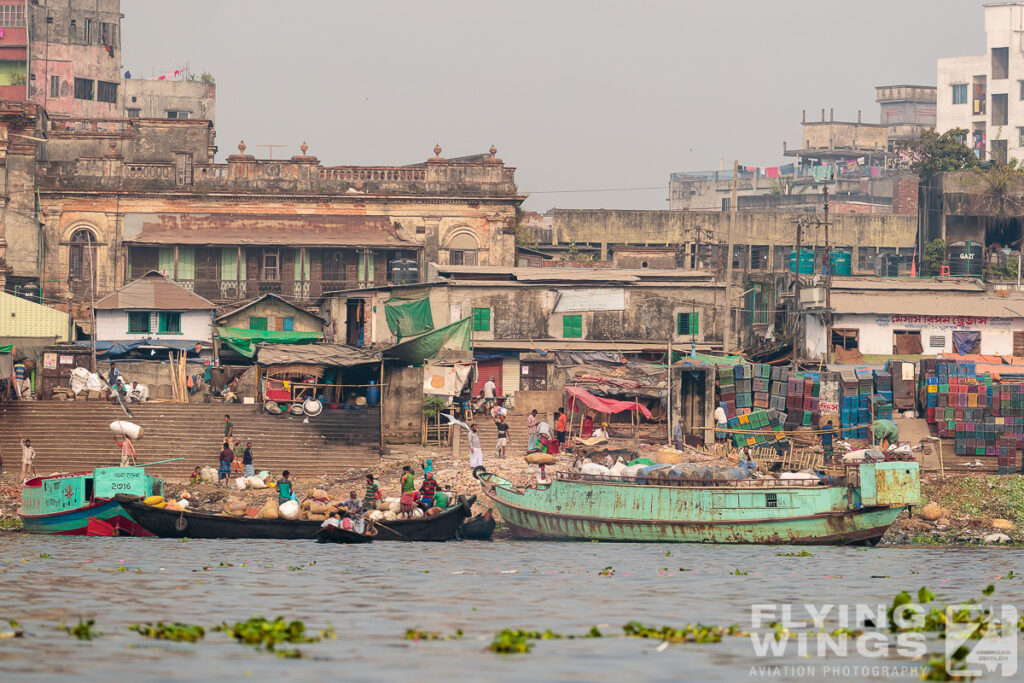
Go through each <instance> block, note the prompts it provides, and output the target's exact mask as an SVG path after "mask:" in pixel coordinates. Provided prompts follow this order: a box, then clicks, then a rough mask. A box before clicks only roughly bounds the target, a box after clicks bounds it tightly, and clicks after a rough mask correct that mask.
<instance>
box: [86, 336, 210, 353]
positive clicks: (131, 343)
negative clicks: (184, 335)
mask: <svg viewBox="0 0 1024 683" xmlns="http://www.w3.org/2000/svg"><path fill="white" fill-rule="evenodd" d="M196 344H202V342H201V341H199V340H196V339H193V340H188V339H174V340H169V339H137V340H136V339H133V340H124V341H98V342H96V357H97V358H116V357H118V356H124V355H127V354H128V353H130V352H132V351H135V350H140V351H142V352H145V351H147V350H157V351H160V350H163V351H168V350H172V349H173V350H175V351H191V352H193V353H194V352H195V350H196ZM78 346H89V343H88V342H84V343H83V342H78Z"/></svg>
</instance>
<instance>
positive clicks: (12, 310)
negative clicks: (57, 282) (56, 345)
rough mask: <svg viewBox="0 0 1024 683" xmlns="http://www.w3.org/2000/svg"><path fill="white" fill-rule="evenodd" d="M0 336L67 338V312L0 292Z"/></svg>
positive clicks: (58, 339)
mask: <svg viewBox="0 0 1024 683" xmlns="http://www.w3.org/2000/svg"><path fill="white" fill-rule="evenodd" d="M0 337H34V338H40V339H51V340H57V341H67V340H68V314H67V313H64V312H62V311H58V310H57V309H55V308H50V307H49V306H44V305H43V304H38V303H36V302H34V301H29V300H27V299H22V298H21V297H18V296H14V295H13V294H7V293H6V292H0Z"/></svg>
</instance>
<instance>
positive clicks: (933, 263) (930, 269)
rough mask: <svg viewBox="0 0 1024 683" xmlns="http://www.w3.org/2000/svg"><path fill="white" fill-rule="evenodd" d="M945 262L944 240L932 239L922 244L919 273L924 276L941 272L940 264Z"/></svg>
mask: <svg viewBox="0 0 1024 683" xmlns="http://www.w3.org/2000/svg"><path fill="white" fill-rule="evenodd" d="M945 263H946V240H944V239H941V238H940V239H937V240H932V241H931V242H929V243H928V244H926V245H924V254H923V255H922V257H921V275H922V276H924V277H927V276H935V275H938V274H939V273H941V272H942V266H943V265H945Z"/></svg>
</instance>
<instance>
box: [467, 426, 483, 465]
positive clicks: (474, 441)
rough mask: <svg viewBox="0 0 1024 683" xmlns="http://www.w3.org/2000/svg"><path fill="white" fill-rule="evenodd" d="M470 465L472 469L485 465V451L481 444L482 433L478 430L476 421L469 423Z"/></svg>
mask: <svg viewBox="0 0 1024 683" xmlns="http://www.w3.org/2000/svg"><path fill="white" fill-rule="evenodd" d="M469 466H470V468H472V469H476V468H477V467H483V466H484V451H483V448H481V446H480V435H479V434H478V433H477V431H476V422H474V423H473V424H471V425H469Z"/></svg>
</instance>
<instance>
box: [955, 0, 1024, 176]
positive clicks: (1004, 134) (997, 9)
mask: <svg viewBox="0 0 1024 683" xmlns="http://www.w3.org/2000/svg"><path fill="white" fill-rule="evenodd" d="M1022 26H1024V3H1021V2H997V3H989V4H986V5H985V53H984V54H980V55H972V56H969V57H946V58H942V59H939V60H938V68H937V71H938V76H937V85H938V95H937V99H938V111H937V113H936V121H935V126H936V129H937V130H938V131H939V132H940V133H941V132H945V131H948V130H952V129H954V128H963V129H964V130H966V131H967V134H966V135H965V137H964V142H965V143H967V144H968V145H969V146H970V147H971V148H972V149H973V150H974V152H975V154H977V155H978V157H979V158H981V159H986V158H991V159H993V160H995V161H999V162H1003V163H1005V162H1006V161H1007V160H1008V159H1017V160H1024V44H1022V42H1021V37H1020V32H1021V27H1022Z"/></svg>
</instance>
